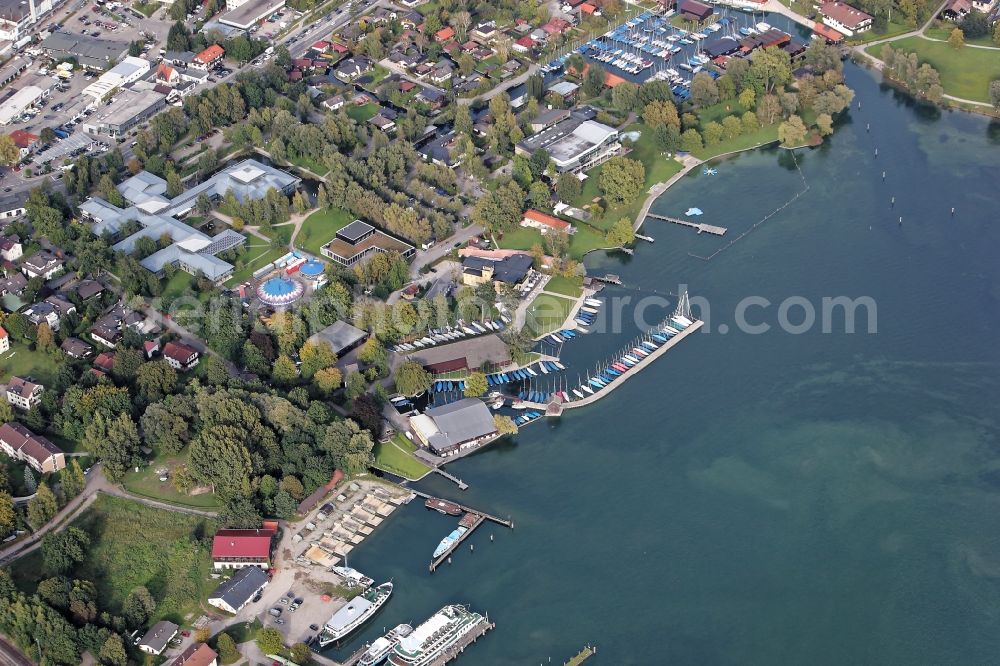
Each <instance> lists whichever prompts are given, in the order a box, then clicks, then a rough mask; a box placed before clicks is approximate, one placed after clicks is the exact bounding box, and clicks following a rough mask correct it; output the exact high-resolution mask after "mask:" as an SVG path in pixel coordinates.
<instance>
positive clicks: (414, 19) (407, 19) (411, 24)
mask: <svg viewBox="0 0 1000 666" xmlns="http://www.w3.org/2000/svg"><path fill="white" fill-rule="evenodd" d="M423 22H424V17H423V16H421V15H420V12H406V13H405V14H400V16H399V25H401V26H403V27H404V28H406V29H407V30H416V29H417V26H419V25H420V24H421V23H423Z"/></svg>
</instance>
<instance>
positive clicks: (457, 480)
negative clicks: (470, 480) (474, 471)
mask: <svg viewBox="0 0 1000 666" xmlns="http://www.w3.org/2000/svg"><path fill="white" fill-rule="evenodd" d="M431 471H432V472H435V473H437V474H440V475H441V476H443V477H444V478H446V479H448V480H449V481H451V482H452V483H454V484H455V485H456V486H458V489H459V490H468V489H469V484H467V483H466V482H465V481H462V479H460V478H458V477H457V476H455V475H454V474H449V473H448V472H446V471H444V470H443V469H441V468H440V467H431Z"/></svg>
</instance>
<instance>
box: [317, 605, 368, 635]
mask: <svg viewBox="0 0 1000 666" xmlns="http://www.w3.org/2000/svg"><path fill="white" fill-rule="evenodd" d="M371 606H372V602H370V601H368V600H367V599H365V598H364V597H354V598H353V599H351V600H350V601H348V602H347V605H345V606H344V607H342V608H341V609H340V610H338V611H337V612H336V613H334V614H333V615H332V616H330V619H329V620H327V622H326V626H328V627H330V629H332V630H334V631H338V630H340V629H343V628H344V627H346V626H347V625H348V624H350V623H351V622H353V621H354V620H355V619H357V617H358V616H359V615H363V614H364V613H365V612H367V611H368V609H369V608H371Z"/></svg>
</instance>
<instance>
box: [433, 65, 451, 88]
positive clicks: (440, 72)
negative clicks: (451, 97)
mask: <svg viewBox="0 0 1000 666" xmlns="http://www.w3.org/2000/svg"><path fill="white" fill-rule="evenodd" d="M454 72H455V69H454V68H453V67H452V66H451V63H450V62H448V61H446V60H442V61H441V62H439V63H438V64H437V66H436V67H434V69H433V71H431V73H430V79H431V81H433V82H434V83H437V84H439V85H440V84H442V83H444V82H445V81H447V80H449V79H451V77H452V74H454Z"/></svg>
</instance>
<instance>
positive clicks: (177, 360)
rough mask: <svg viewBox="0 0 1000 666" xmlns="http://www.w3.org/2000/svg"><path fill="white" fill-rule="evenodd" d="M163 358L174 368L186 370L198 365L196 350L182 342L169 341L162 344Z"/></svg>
mask: <svg viewBox="0 0 1000 666" xmlns="http://www.w3.org/2000/svg"><path fill="white" fill-rule="evenodd" d="M163 358H164V359H166V361H167V363H169V364H170V367H172V368H173V369H175V370H180V371H182V372H186V371H188V370H190V369H191V368H193V367H195V366H196V365H198V352H197V351H196V350H194V349H192V348H191V347H189V346H187V345H186V344H184V343H183V342H175V341H170V342H168V343H167V344H165V345H164V346H163Z"/></svg>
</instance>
